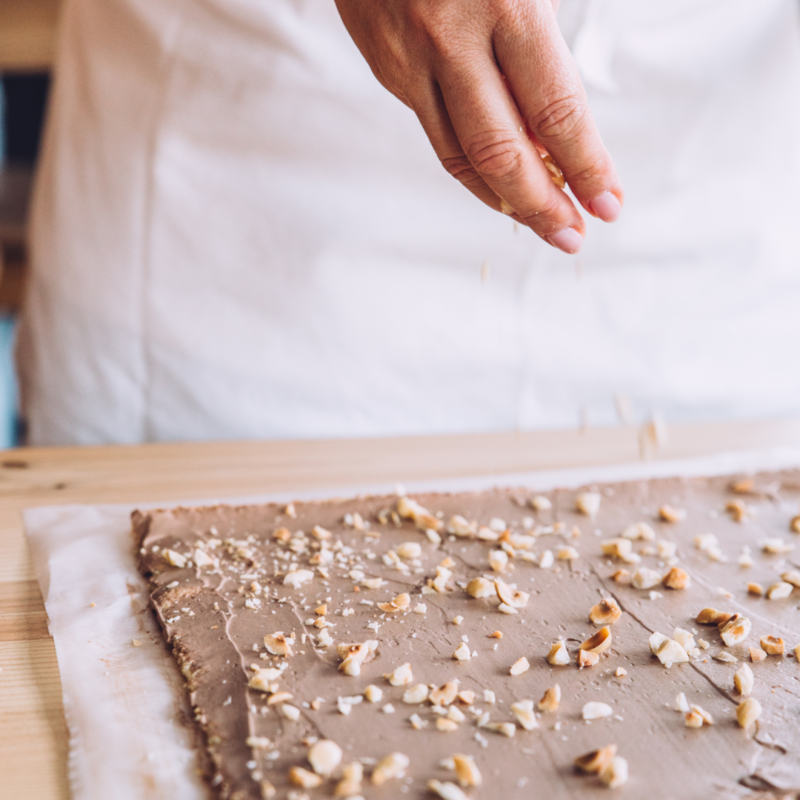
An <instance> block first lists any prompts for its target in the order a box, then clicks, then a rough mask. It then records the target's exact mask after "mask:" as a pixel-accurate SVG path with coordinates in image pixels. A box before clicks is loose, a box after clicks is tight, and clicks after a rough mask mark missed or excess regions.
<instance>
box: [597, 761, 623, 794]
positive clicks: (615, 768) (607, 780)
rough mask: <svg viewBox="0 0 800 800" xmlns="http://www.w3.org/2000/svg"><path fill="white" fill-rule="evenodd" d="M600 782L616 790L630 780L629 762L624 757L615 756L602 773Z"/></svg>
mask: <svg viewBox="0 0 800 800" xmlns="http://www.w3.org/2000/svg"><path fill="white" fill-rule="evenodd" d="M600 780H601V781H602V782H603V783H604V784H605V785H606V786H608V788H609V789H616V788H617V787H618V786H622V784H623V783H626V782H627V780H628V762H627V761H626V760H625V759H624V758H622V756H615V757H614V758H613V759H612V760H611V763H610V764H607V765H606V767H605V768H604V769H603V771H602V772H601V773H600Z"/></svg>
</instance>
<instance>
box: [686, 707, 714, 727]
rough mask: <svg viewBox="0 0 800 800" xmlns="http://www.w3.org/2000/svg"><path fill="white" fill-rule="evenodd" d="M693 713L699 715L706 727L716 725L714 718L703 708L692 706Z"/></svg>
mask: <svg viewBox="0 0 800 800" xmlns="http://www.w3.org/2000/svg"><path fill="white" fill-rule="evenodd" d="M691 711H693V712H694V713H695V714H699V715H700V718H701V719H702V720H703V723H704V724H705V725H713V724H714V718H713V717H712V716H711V714H709V713H708V711H706V710H705V709H704V708H702V707H701V706H692V707H691Z"/></svg>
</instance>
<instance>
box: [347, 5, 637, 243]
mask: <svg viewBox="0 0 800 800" xmlns="http://www.w3.org/2000/svg"><path fill="white" fill-rule="evenodd" d="M336 4H337V7H338V9H339V13H340V14H341V17H342V20H343V21H344V24H345V26H346V27H347V29H348V31H349V32H350V35H351V36H352V37H353V40H354V41H355V43H356V45H357V46H358V48H359V50H361V53H362V54H363V56H364V58H366V60H367V62H368V63H369V65H370V67H371V68H372V71H373V72H374V73H375V76H376V77H377V79H378V80H379V81H380V82H381V84H383V86H384V87H385V88H386V89H388V90H389V91H390V92H391V93H392V94H394V95H395V96H396V97H398V98H399V99H400V100H401V101H402V102H403V103H405V104H406V105H407V106H409V107H410V108H411V109H412V110H413V111H414V112H415V113H416V114H417V116H418V117H419V120H420V122H421V123H422V127H423V128H424V130H425V133H426V134H427V136H428V138H429V139H430V142H431V144H432V145H433V148H434V150H435V151H436V154H437V155H438V156H439V159H440V160H441V162H442V164H443V166H444V167H445V169H446V170H447V171H448V172H449V173H450V174H451V175H452V176H453V177H455V178H457V179H458V180H459V181H461V183H463V184H464V186H466V187H467V189H469V190H470V191H471V192H472V193H473V194H474V195H475V196H476V197H478V198H479V199H481V200H483V202H484V203H486V205H488V206H491V207H492V208H493V209H495V210H497V211H501V210H502V211H504V212H505V213H509V214H510V215H511V216H512V217H513V218H514V219H515V220H517V221H518V222H520V223H522V224H524V225H527V226H528V227H529V228H531V229H532V230H533V231H534V232H535V233H537V234H538V235H539V236H541V237H542V238H543V239H545V240H546V241H547V242H549V243H550V244H551V245H553V246H554V247H557V248H559V249H561V250H563V251H565V252H567V253H577V252H578V250H580V248H581V245H582V244H583V236H584V233H585V226H584V222H583V218H582V217H581V215H580V213H579V212H578V210H577V209H576V208H575V206H574V205H573V203H572V201H571V200H570V198H569V197H568V196H567V194H566V193H565V192H563V191H562V190H561V189H560V188H558V187H557V186H556V185H555V183H554V182H553V180H552V179H551V177H550V173H549V172H548V169H547V166H546V164H545V163H544V161H543V159H542V157H541V156H542V155H543V154H546V153H549V154H550V156H552V158H553V160H554V161H555V163H556V164H558V166H559V167H560V168H561V170H562V171H563V174H564V178H565V179H566V181H567V183H568V184H569V186H570V188H571V189H572V192H573V194H574V195H575V197H576V198H577V199H578V202H580V204H581V205H582V206H583V207H584V208H585V209H586V210H587V211H588V212H589V213H590V214H592V215H593V216H596V217H599V218H600V219H602V220H605V221H606V222H613V221H614V220H615V219H616V218H617V217H618V216H619V213H620V211H621V210H622V199H623V194H622V187H621V185H620V182H619V179H618V178H617V175H616V171H615V169H614V164H613V162H612V161H611V157H610V156H609V154H608V152H607V150H606V149H605V147H604V145H603V142H602V140H601V139H600V134H599V133H598V131H597V128H596V126H595V124H594V120H593V119H592V115H591V113H590V112H589V108H588V106H587V102H586V93H585V92H584V90H583V86H582V85H581V81H580V77H579V76H578V71H577V69H576V67H575V64H574V62H573V61H572V57H571V55H570V53H569V50H568V49H567V46H566V44H565V42H564V39H563V38H562V36H561V32H560V31H559V28H558V24H557V22H556V16H555V11H554V9H553V6H552V4H551V2H550V0H336Z"/></svg>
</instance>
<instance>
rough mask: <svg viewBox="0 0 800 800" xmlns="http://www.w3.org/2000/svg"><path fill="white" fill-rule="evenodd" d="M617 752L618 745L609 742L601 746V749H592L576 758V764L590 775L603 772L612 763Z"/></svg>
mask: <svg viewBox="0 0 800 800" xmlns="http://www.w3.org/2000/svg"><path fill="white" fill-rule="evenodd" d="M616 754H617V746H616V745H615V744H608V745H606V746H605V747H601V748H600V749H599V750H592V751H590V752H589V753H584V754H583V755H582V756H578V757H577V758H576V759H575V766H576V767H577V768H578V769H579V770H580V771H581V772H586V773H588V774H590V775H592V774H597V773H599V772H602V771H603V769H605V767H606V766H607V765H608V764H610V763H611V761H612V760H613V759H614V756H615V755H616Z"/></svg>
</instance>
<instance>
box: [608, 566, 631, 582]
mask: <svg viewBox="0 0 800 800" xmlns="http://www.w3.org/2000/svg"><path fill="white" fill-rule="evenodd" d="M630 575H631V574H630V572H628V570H627V569H618V570H617V571H616V572H615V573H614V574H613V575H612V576H611V580H612V581H615V582H616V583H629V579H630Z"/></svg>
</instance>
